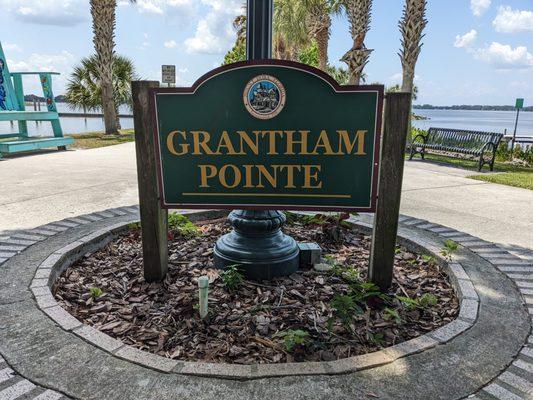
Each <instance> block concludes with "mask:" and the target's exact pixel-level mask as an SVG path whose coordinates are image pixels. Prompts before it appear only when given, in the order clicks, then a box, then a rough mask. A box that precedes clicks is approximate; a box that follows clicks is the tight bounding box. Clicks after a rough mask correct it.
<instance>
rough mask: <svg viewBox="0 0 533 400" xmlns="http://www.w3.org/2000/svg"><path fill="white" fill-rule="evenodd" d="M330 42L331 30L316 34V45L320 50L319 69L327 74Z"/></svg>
mask: <svg viewBox="0 0 533 400" xmlns="http://www.w3.org/2000/svg"><path fill="white" fill-rule="evenodd" d="M328 42H329V29H327V28H326V29H321V30H319V31H318V32H317V33H316V44H317V48H318V68H320V69H321V70H322V71H325V72H327V69H328Z"/></svg>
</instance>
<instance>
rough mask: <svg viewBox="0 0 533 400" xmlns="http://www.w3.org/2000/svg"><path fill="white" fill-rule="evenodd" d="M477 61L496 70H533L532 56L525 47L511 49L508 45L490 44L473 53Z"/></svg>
mask: <svg viewBox="0 0 533 400" xmlns="http://www.w3.org/2000/svg"><path fill="white" fill-rule="evenodd" d="M474 55H475V57H476V58H478V59H479V60H482V61H485V62H488V63H490V64H492V65H494V66H496V67H497V68H498V69H530V68H533V54H531V53H530V52H529V51H528V49H527V47H526V46H518V47H515V48H513V47H511V46H509V45H508V44H501V43H498V42H492V43H491V44H490V46H487V47H485V48H483V49H478V50H477V51H476V52H475V53H474Z"/></svg>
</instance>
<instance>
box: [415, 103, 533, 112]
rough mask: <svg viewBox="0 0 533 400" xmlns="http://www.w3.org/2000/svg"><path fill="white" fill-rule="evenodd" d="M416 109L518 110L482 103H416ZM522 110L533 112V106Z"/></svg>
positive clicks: (512, 107)
mask: <svg viewBox="0 0 533 400" xmlns="http://www.w3.org/2000/svg"><path fill="white" fill-rule="evenodd" d="M413 109H415V110H447V111H516V108H515V107H514V106H482V105H473V106H469V105H457V106H433V105H431V104H415V105H413ZM520 111H525V112H528V111H529V112H531V111H533V106H529V107H524V108H523V109H522V110H520Z"/></svg>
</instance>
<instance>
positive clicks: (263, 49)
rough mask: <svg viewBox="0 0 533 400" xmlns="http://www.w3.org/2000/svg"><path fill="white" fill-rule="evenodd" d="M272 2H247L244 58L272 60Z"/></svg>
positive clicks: (264, 0) (253, 0)
mask: <svg viewBox="0 0 533 400" xmlns="http://www.w3.org/2000/svg"><path fill="white" fill-rule="evenodd" d="M273 3H274V2H273V0H248V7H247V13H246V33H247V35H246V58H247V59H248V60H264V59H268V58H272V12H273V8H274V5H273Z"/></svg>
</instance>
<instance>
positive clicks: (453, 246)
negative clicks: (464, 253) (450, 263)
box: [440, 239, 459, 258]
mask: <svg viewBox="0 0 533 400" xmlns="http://www.w3.org/2000/svg"><path fill="white" fill-rule="evenodd" d="M458 248H459V245H458V244H457V243H455V242H454V241H453V240H451V239H447V240H446V241H445V242H444V248H443V249H442V250H441V252H440V253H441V254H442V255H443V256H444V257H450V258H451V256H452V254H453V253H455V252H456V251H457V249H458Z"/></svg>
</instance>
